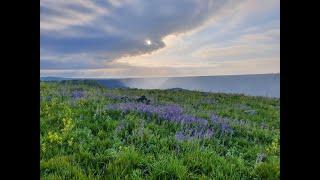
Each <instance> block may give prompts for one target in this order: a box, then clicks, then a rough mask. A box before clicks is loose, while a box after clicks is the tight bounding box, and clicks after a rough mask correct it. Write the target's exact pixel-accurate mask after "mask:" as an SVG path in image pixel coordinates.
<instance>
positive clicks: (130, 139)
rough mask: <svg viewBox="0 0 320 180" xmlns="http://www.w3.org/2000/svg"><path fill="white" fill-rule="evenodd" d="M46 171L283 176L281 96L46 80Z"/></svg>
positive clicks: (70, 175) (83, 175)
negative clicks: (280, 130)
mask: <svg viewBox="0 0 320 180" xmlns="http://www.w3.org/2000/svg"><path fill="white" fill-rule="evenodd" d="M40 94H41V100H40V101H41V106H40V124H41V139H40V140H41V142H40V143H41V162H40V164H41V179H279V174H280V167H279V161H280V158H279V138H280V137H279V133H280V132H279V126H280V123H279V120H280V116H279V114H280V100H279V99H270V98H263V97H248V96H243V95H230V94H221V93H219V94H216V93H203V92H195V91H185V90H180V89H172V90H138V89H107V88H104V87H101V86H99V85H98V84H96V83H95V82H91V81H87V82H84V81H83V82H72V81H64V82H40Z"/></svg>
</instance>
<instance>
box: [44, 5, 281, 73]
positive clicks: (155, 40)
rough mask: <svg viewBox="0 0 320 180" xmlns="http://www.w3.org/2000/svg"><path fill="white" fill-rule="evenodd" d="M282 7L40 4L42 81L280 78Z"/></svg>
mask: <svg viewBox="0 0 320 180" xmlns="http://www.w3.org/2000/svg"><path fill="white" fill-rule="evenodd" d="M279 4H280V3H279V1H277V0H179V1H178V0H177V1H173V0H164V1H142V0H123V1H121V0H119V1H115V0H109V1H86V0H69V1H61V0H55V1H54V0H41V1H40V7H41V15H40V16H41V18H40V30H41V49H40V51H41V52H40V54H41V61H40V62H41V75H43V76H49V75H50V76H68V77H81V76H83V77H111V76H112V77H125V76H186V75H218V74H252V73H273V72H279V69H280V10H279V6H280V5H279ZM147 40H148V42H149V41H150V42H149V43H146V42H147Z"/></svg>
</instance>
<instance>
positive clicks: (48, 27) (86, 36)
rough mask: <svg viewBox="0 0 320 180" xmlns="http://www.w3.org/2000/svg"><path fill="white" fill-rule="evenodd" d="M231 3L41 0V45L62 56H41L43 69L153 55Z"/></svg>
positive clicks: (99, 64)
mask: <svg viewBox="0 0 320 180" xmlns="http://www.w3.org/2000/svg"><path fill="white" fill-rule="evenodd" d="M228 2H231V1H230V0H228V1H225V0H201V1H200V0H194V1H190V0H179V1H172V0H161V1H160V0H159V1H142V0H122V1H121V0H118V1H115V0H109V1H86V0H68V1H64V0H41V1H40V10H41V13H40V32H41V35H40V37H41V47H42V48H43V49H46V50H47V51H50V52H52V54H56V55H55V58H54V56H51V57H52V58H46V56H45V55H43V54H41V68H43V69H47V68H53V67H54V68H58V69H73V68H80V67H82V66H86V67H87V68H97V67H100V68H101V67H104V65H105V63H106V62H110V61H113V60H115V59H117V58H120V57H126V56H137V55H141V54H146V53H151V52H152V51H155V50H157V49H161V48H163V47H165V46H166V44H165V43H164V42H163V38H164V37H165V36H167V35H170V34H179V33H184V32H187V31H189V30H191V29H194V28H196V27H198V26H200V25H201V24H203V23H204V22H205V21H206V20H207V19H209V18H210V17H212V16H213V15H214V14H215V13H217V12H219V10H220V9H222V7H223V6H224V5H225V4H227V3H228ZM145 39H150V40H151V41H152V45H150V46H146V45H145V43H144V42H145ZM75 54H86V55H85V56H81V57H82V58H81V57H80V58H79V56H78V55H75ZM84 57H85V58H86V60H85V59H84ZM62 59H63V60H64V61H63V62H62ZM78 61H79V64H80V65H75V63H76V62H78ZM85 61H94V62H85ZM81 64H82V65H81Z"/></svg>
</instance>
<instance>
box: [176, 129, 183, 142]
mask: <svg viewBox="0 0 320 180" xmlns="http://www.w3.org/2000/svg"><path fill="white" fill-rule="evenodd" d="M176 139H177V140H178V141H184V140H185V136H184V134H183V132H182V131H179V132H177V133H176Z"/></svg>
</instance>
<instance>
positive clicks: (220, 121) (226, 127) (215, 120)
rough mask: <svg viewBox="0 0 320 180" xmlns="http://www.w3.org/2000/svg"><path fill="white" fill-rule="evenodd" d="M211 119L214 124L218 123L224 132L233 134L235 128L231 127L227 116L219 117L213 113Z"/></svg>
mask: <svg viewBox="0 0 320 180" xmlns="http://www.w3.org/2000/svg"><path fill="white" fill-rule="evenodd" d="M211 120H212V122H213V123H214V124H216V125H218V127H219V128H220V130H221V132H222V133H223V134H232V133H233V129H232V128H231V127H230V125H229V123H228V121H227V119H226V118H222V117H219V116H217V115H215V114H212V115H211Z"/></svg>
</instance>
